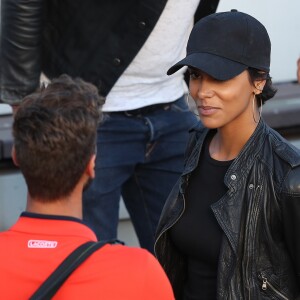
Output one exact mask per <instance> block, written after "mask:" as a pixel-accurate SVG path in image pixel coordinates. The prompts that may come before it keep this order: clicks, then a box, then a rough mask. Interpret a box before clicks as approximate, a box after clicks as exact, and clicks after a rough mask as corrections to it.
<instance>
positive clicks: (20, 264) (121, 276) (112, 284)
mask: <svg viewBox="0 0 300 300" xmlns="http://www.w3.org/2000/svg"><path fill="white" fill-rule="evenodd" d="M90 240H93V241H96V236H95V234H94V233H93V232H92V230H91V229H89V228H88V227H87V226H85V225H84V224H83V223H82V222H81V221H80V220H77V219H75V218H72V217H56V216H55V217H54V216H45V215H36V214H29V213H23V214H22V215H21V217H20V218H19V220H18V221H17V223H16V224H15V225H14V226H13V227H12V228H10V229H9V230H8V231H5V232H1V233H0V258H1V263H0V283H1V284H0V295H1V299H6V300H9V299H13V300H15V299H18V300H19V299H28V298H29V297H30V296H31V295H32V294H33V293H34V291H35V290H36V289H37V288H38V287H39V286H40V285H41V284H42V282H43V281H44V280H45V279H46V278H47V277H48V276H49V275H50V273H51V272H52V271H53V270H54V269H55V268H56V267H57V266H58V265H59V264H60V263H61V262H62V260H63V259H64V258H65V257H66V256H67V255H68V254H69V253H71V252H72V251H73V250H74V249H75V248H76V247H78V246H79V245H80V244H82V243H84V242H87V241H90ZM54 299H57V300H59V299H63V300H66V299H72V300H73V299H89V300H90V299H109V300H113V299H118V300H120V299H130V300H134V299H138V300H141V299H142V300H147V299H149V300H150V299H151V300H153V299H154V300H156V299H157V300H163V299H174V296H173V292H172V288H171V285H170V283H169V281H168V279H167V277H166V275H165V273H164V271H163V270H162V268H161V266H160V265H159V263H158V262H157V260H156V259H155V258H154V257H153V255H152V254H150V253H149V252H148V251H146V250H144V249H140V248H133V247H126V246H122V245H110V244H108V245H105V246H104V247H102V248H101V249H100V250H98V251H96V252H95V253H94V254H92V256H90V257H89V258H88V259H87V260H86V261H85V262H84V263H83V264H82V265H80V266H79V267H78V269H76V270H75V271H74V273H72V275H71V276H70V277H69V278H68V279H67V281H66V282H65V283H64V284H63V285H62V287H61V288H60V289H59V291H58V292H57V294H56V295H55V297H54Z"/></svg>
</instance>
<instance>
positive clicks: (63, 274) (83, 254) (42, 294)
mask: <svg viewBox="0 0 300 300" xmlns="http://www.w3.org/2000/svg"><path fill="white" fill-rule="evenodd" d="M113 242H115V241H112V242H108V241H105V242H87V243H84V244H82V245H80V246H79V247H77V248H76V249H75V250H74V251H73V252H72V253H71V254H70V255H68V256H67V257H66V258H65V259H64V261H63V262H62V263H61V264H60V265H59V266H58V267H57V268H56V269H55V270H54V271H53V273H52V274H50V276H49V277H48V278H47V279H46V281H44V282H43V283H42V285H41V286H40V287H39V288H38V289H37V290H36V291H35V293H34V294H33V295H32V296H31V298H29V299H30V300H48V299H51V298H52V297H53V296H54V295H55V293H56V292H57V291H58V289H59V288H60V287H61V285H62V284H63V283H64V282H65V281H66V279H67V278H68V277H69V276H70V275H71V274H72V272H73V271H74V270H75V269H76V268H77V267H78V266H79V265H80V264H81V263H83V262H84V261H85V260H86V259H87V258H88V257H89V256H90V255H91V254H92V253H94V252H95V251H96V250H97V249H100V248H101V247H102V246H104V245H105V244H107V243H113Z"/></svg>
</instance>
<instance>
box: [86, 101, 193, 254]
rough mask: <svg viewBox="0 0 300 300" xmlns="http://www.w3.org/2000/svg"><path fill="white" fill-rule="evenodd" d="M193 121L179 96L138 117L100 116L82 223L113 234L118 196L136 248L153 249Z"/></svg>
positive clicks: (99, 233) (102, 233)
mask: <svg viewBox="0 0 300 300" xmlns="http://www.w3.org/2000/svg"><path fill="white" fill-rule="evenodd" d="M197 123H198V120H197V118H196V117H195V115H194V114H193V113H192V112H190V110H189V108H188V106H187V104H186V103H185V100H184V97H182V98H180V99H178V100H177V101H175V102H173V103H171V104H170V105H169V106H167V107H165V108H159V109H157V110H154V111H152V112H149V113H146V114H143V115H135V116H132V115H130V114H126V113H124V112H118V113H106V114H105V118H104V122H103V123H102V124H101V125H100V127H99V129H98V141H97V148H98V152H97V160H96V178H95V179H94V181H93V182H92V184H91V185H90V187H89V188H88V189H87V190H86V191H85V193H84V201H83V218H84V221H85V222H86V223H87V224H88V225H89V226H90V227H91V228H92V229H93V230H94V231H95V233H96V235H97V237H98V239H101V240H103V239H112V238H116V237H117V226H118V221H119V201H120V196H121V195H122V197H123V200H124V203H125V206H126V208H127V210H128V213H129V215H130V217H131V220H132V223H133V226H134V228H135V231H136V234H137V237H138V239H139V242H140V245H141V247H143V248H146V249H148V250H149V251H150V252H153V246H154V235H155V230H156V226H157V223H158V220H159V217H160V214H161V211H162V208H163V206H164V203H165V200H166V198H167V197H168V194H169V192H170V191H171V189H172V187H173V185H174V184H175V182H176V181H177V179H178V177H179V176H180V174H181V172H182V169H183V156H184V152H185V148H186V144H187V140H188V135H189V133H188V131H189V129H190V128H192V127H193V126H195V125H196V124H197ZM125 242H126V241H125Z"/></svg>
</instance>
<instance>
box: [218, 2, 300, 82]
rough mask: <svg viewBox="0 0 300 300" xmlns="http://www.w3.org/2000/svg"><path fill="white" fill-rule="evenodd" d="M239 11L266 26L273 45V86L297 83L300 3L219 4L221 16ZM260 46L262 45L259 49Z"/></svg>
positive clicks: (299, 49)
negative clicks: (289, 82)
mask: <svg viewBox="0 0 300 300" xmlns="http://www.w3.org/2000/svg"><path fill="white" fill-rule="evenodd" d="M231 9H237V10H239V11H242V12H245V13H248V14H250V15H252V16H253V17H255V18H256V19H258V20H259V21H260V22H261V23H262V24H264V25H265V27H266V28H267V31H268V33H269V35H270V39H271V43H272V56H271V71H270V74H271V76H272V77H273V81H274V82H278V81H294V80H296V61H297V59H298V57H300V0H288V1H282V0H220V4H219V7H218V12H220V11H228V10H231ZM258 46H259V45H258Z"/></svg>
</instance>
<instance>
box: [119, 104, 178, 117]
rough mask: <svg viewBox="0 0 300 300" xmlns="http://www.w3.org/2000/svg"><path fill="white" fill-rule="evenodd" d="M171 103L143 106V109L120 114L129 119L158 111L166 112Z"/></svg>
mask: <svg viewBox="0 0 300 300" xmlns="http://www.w3.org/2000/svg"><path fill="white" fill-rule="evenodd" d="M172 103H173V102H169V103H159V104H153V105H148V106H144V107H141V108H137V109H132V110H126V111H122V112H120V113H124V114H125V115H126V116H129V117H131V116H141V115H146V114H149V113H152V112H154V111H156V110H159V109H163V110H168V109H169V108H170V106H171V104H172Z"/></svg>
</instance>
